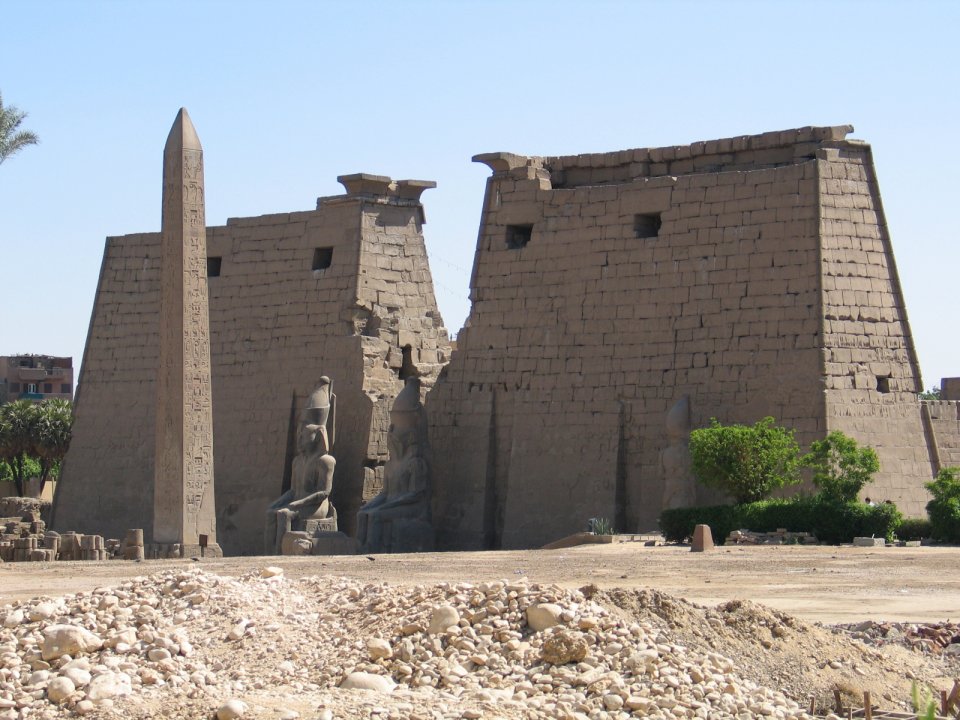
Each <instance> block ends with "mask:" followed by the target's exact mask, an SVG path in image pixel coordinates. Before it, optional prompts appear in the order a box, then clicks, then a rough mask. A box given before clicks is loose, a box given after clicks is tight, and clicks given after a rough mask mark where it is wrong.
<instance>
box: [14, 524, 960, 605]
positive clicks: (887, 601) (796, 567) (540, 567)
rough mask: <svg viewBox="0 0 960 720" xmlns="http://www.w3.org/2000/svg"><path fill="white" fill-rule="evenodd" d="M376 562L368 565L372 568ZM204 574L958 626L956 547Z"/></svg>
mask: <svg viewBox="0 0 960 720" xmlns="http://www.w3.org/2000/svg"><path fill="white" fill-rule="evenodd" d="M371 558H372V559H371ZM197 564H198V563H196V562H193V561H190V560H185V561H176V560H154V561H144V562H140V563H137V562H128V561H121V560H112V561H108V562H100V563H96V562H56V563H6V564H2V565H0V605H2V604H5V603H9V602H11V601H13V600H18V599H26V598H31V597H35V596H38V595H62V594H66V593H73V592H80V591H84V590H92V589H94V588H97V587H101V586H104V585H114V584H117V583H119V582H122V581H123V580H125V579H127V578H131V577H135V576H138V575H148V574H151V573H153V572H158V571H160V570H164V569H170V568H174V567H178V566H194V565H197ZM199 564H200V565H201V566H202V567H203V568H204V569H205V570H208V571H211V572H214V573H218V574H221V575H230V576H236V575H240V574H241V573H243V572H246V571H248V570H251V569H254V568H258V567H262V566H264V565H267V564H270V565H279V566H282V567H283V568H284V569H285V571H286V574H287V576H288V577H302V576H309V575H318V574H330V575H342V576H346V577H351V578H359V579H377V580H385V581H388V582H391V583H396V584H401V585H413V584H421V583H435V582H443V581H449V582H457V581H466V582H481V581H484V580H497V579H504V578H513V577H518V576H526V577H528V578H529V579H530V581H531V582H541V583H557V584H559V585H562V586H564V587H571V588H578V587H581V586H583V585H587V584H590V583H593V584H595V585H597V586H598V587H600V588H604V589H607V588H614V587H621V588H647V587H649V588H655V589H657V590H661V591H664V592H667V593H670V594H673V595H678V596H680V597H683V598H686V599H687V600H690V601H693V602H696V603H700V604H704V605H716V604H717V603H719V602H722V601H725V600H730V599H749V600H753V601H755V602H759V603H762V604H764V605H767V606H769V607H772V608H775V609H778V610H782V611H784V612H787V613H790V614H792V615H796V616H798V617H800V618H803V619H805V620H808V621H814V622H823V623H847V622H856V621H859V620H864V619H868V618H869V619H873V620H891V621H901V622H911V621H916V622H933V621H942V620H947V619H954V620H956V619H957V618H958V617H960V548H937V547H922V548H854V547H835V546H814V547H805V546H760V547H720V548H717V549H715V550H714V551H712V552H707V553H691V552H690V551H689V548H686V547H676V546H661V547H645V546H643V545H641V544H640V543H629V542H628V543H618V544H612V545H585V546H581V547H577V548H568V549H564V550H523V551H500V552H483V553H427V554H419V555H377V556H369V558H368V557H367V556H363V555H359V556H350V557H344V556H341V557H311V558H294V557H273V558H264V557H237V558H225V559H221V560H209V559H203V560H200V561H199Z"/></svg>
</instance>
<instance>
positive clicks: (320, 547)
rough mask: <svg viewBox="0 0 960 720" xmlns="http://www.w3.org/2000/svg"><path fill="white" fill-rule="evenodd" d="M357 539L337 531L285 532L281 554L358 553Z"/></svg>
mask: <svg viewBox="0 0 960 720" xmlns="http://www.w3.org/2000/svg"><path fill="white" fill-rule="evenodd" d="M357 550H358V548H357V541H356V540H354V539H353V538H352V537H348V536H347V535H344V534H343V533H342V532H336V531H332V532H331V531H320V532H316V533H310V532H306V531H303V530H294V531H291V532H288V533H284V536H283V541H282V543H281V547H280V554H281V555H356V554H357Z"/></svg>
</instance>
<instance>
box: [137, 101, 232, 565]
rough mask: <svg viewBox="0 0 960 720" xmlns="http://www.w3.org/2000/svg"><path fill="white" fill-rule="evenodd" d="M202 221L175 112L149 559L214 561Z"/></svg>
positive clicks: (192, 134) (166, 164)
mask: <svg viewBox="0 0 960 720" xmlns="http://www.w3.org/2000/svg"><path fill="white" fill-rule="evenodd" d="M204 215H205V214H204V197H203V148H201V147H200V139H199V138H198V137H197V131H196V130H195V129H194V127H193V123H192V122H191V121H190V116H189V115H188V114H187V111H186V109H184V108H181V109H180V112H179V113H177V119H176V120H174V122H173V127H172V128H171V129H170V135H169V136H168V137H167V144H166V145H165V146H164V148H163V217H162V221H161V230H160V235H161V240H160V366H159V374H158V378H157V427H156V456H155V464H154V491H153V500H154V502H153V545H152V547H151V552H150V554H151V555H152V556H153V557H171V556H172V557H176V556H180V557H188V556H193V555H207V556H219V555H222V552H221V550H220V546H219V545H218V544H217V516H216V507H215V504H214V493H213V413H212V407H211V406H212V398H211V391H210V316H209V312H208V301H207V237H206V218H205V217H204Z"/></svg>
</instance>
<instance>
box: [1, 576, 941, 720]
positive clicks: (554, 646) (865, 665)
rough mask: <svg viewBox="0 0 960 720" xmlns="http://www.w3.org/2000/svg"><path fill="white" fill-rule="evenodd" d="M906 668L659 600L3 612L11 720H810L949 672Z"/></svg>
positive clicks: (273, 600) (311, 589)
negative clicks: (929, 674) (839, 703)
mask: <svg viewBox="0 0 960 720" xmlns="http://www.w3.org/2000/svg"><path fill="white" fill-rule="evenodd" d="M534 627H536V628H540V629H537V630H535V629H534ZM893 649H894V650H898V651H902V654H903V655H904V657H909V658H910V659H911V663H912V664H911V663H907V664H902V658H900V656H898V655H895V656H889V655H888V654H887V652H886V649H885V650H884V652H883V653H882V654H881V652H880V651H879V650H877V649H875V648H872V647H868V646H866V645H864V644H863V643H862V642H860V641H858V640H856V639H852V638H850V637H848V636H847V635H846V634H836V633H834V632H832V631H830V630H828V629H824V628H820V627H816V626H809V625H806V624H805V623H802V622H800V621H798V620H796V619H795V618H792V617H790V616H787V615H784V614H782V613H777V612H775V611H771V610H768V609H766V608H763V607H760V606H757V605H753V604H752V603H746V602H739V601H733V602H729V603H725V604H724V605H721V606H720V607H718V608H716V609H707V608H701V607H697V606H695V605H692V604H690V603H687V602H684V601H682V600H678V599H676V598H672V597H670V596H667V595H665V594H662V593H658V592H655V591H650V590H644V591H636V592H628V591H621V590H612V591H597V590H596V588H594V587H588V588H584V589H583V590H581V591H577V590H566V589H561V588H559V587H557V586H543V585H537V584H532V583H529V582H527V581H526V580H525V579H514V580H507V581H496V582H484V583H479V584H476V585H474V584H468V583H459V584H448V583H441V584H438V585H432V586H414V587H405V586H404V587H398V586H392V585H388V584H386V583H370V582H363V581H359V580H355V579H348V578H339V577H308V578H301V579H289V578H286V577H285V576H284V574H283V571H282V570H281V569H280V568H270V567H268V568H263V569H261V570H258V571H256V572H253V573H249V574H246V575H243V576H241V577H239V578H228V577H221V576H217V575H214V574H211V573H207V572H203V571H202V570H199V569H191V570H190V571H183V570H177V571H168V572H164V573H159V574H157V575H154V576H151V577H140V578H135V579H134V580H132V581H129V582H126V583H124V584H122V585H120V586H118V587H114V588H100V589H97V590H94V591H92V592H88V593H81V594H77V595H72V596H67V597H62V598H38V599H34V600H30V601H27V602H20V603H16V604H14V605H10V606H6V607H4V608H0V720H14V719H17V718H22V717H36V718H51V719H52V718H58V717H73V716H76V715H85V716H87V717H91V718H109V717H123V718H148V717H159V716H163V717H181V718H211V717H214V716H216V717H230V718H234V717H244V718H247V717H250V718H261V717H262V718H278V719H279V718H284V719H285V720H293V719H294V718H298V717H303V718H322V719H332V718H354V717H357V718H369V717H377V718H397V719H399V718H412V719H416V718H422V719H426V718H431V719H432V718H482V717H497V718H570V719H576V720H583V719H585V718H587V719H589V718H609V719H614V718H628V717H651V718H677V717H689V718H694V717H710V718H742V717H759V716H761V715H762V716H766V717H770V718H780V719H783V720H792V719H797V720H799V719H801V718H805V717H806V714H805V712H804V709H805V707H806V706H807V703H808V697H809V692H810V689H811V688H813V687H827V685H830V693H831V697H832V689H833V686H834V685H836V684H837V683H838V682H840V681H845V682H846V681H848V680H849V681H850V682H852V681H858V682H859V681H862V682H861V685H862V687H863V688H864V689H876V690H879V692H877V694H876V695H875V696H874V697H876V698H877V699H879V698H880V697H883V696H884V693H886V694H887V695H890V696H891V697H893V694H894V693H899V695H898V697H897V698H896V699H897V700H900V701H903V700H906V699H907V697H908V695H909V682H908V681H904V672H905V670H906V671H907V672H909V671H910V668H914V670H915V671H917V672H920V671H925V670H932V669H934V666H932V665H930V666H929V667H927V666H923V665H922V663H928V664H929V663H933V662H940V663H942V662H943V660H942V659H940V658H932V657H925V656H921V655H919V654H917V653H912V652H910V651H908V650H906V649H904V648H893ZM835 663H836V664H837V667H834V664H835ZM918 663H919V664H918ZM887 675H891V676H892V675H897V679H898V680H899V681H904V682H906V691H904V692H901V690H902V687H901V686H902V684H903V683H900V684H897V682H894V681H893V680H892V679H891V678H889V677H887ZM823 678H826V679H823ZM831 683H832V684H831ZM869 683H873V684H872V685H870V684H869ZM851 692H852V690H851Z"/></svg>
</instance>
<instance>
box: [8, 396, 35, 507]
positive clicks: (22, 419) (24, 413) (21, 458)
mask: <svg viewBox="0 0 960 720" xmlns="http://www.w3.org/2000/svg"><path fill="white" fill-rule="evenodd" d="M38 415H39V411H38V410H37V406H36V405H34V404H33V403H32V402H30V401H29V400H14V401H13V402H10V403H7V404H6V405H3V406H0V458H2V459H4V460H6V461H7V462H8V463H9V464H10V469H11V470H13V482H14V485H15V486H16V489H17V495H18V496H20V497H23V494H24V484H25V482H26V480H27V478H25V477H24V463H25V462H26V459H27V456H28V455H29V454H30V453H31V451H32V450H33V445H34V441H33V436H34V428H35V426H36V419H37V417H38Z"/></svg>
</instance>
